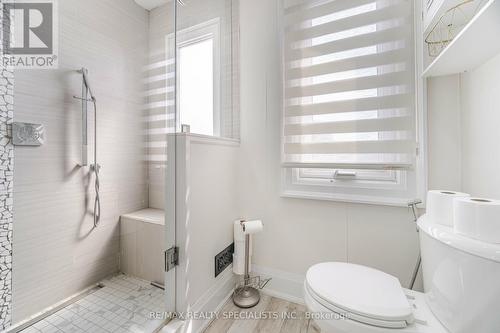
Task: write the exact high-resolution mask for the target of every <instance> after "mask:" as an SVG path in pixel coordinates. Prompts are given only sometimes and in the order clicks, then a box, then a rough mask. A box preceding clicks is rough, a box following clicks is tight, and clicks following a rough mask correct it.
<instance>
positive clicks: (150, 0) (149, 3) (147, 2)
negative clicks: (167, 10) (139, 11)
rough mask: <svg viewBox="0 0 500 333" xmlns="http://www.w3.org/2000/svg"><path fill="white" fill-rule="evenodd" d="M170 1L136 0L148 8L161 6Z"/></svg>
mask: <svg viewBox="0 0 500 333" xmlns="http://www.w3.org/2000/svg"><path fill="white" fill-rule="evenodd" d="M168 1H169V0H135V2H137V4H138V5H139V6H141V7H143V8H144V9H147V10H151V9H154V8H156V7H160V6H161V5H164V4H166V3H167V2H168Z"/></svg>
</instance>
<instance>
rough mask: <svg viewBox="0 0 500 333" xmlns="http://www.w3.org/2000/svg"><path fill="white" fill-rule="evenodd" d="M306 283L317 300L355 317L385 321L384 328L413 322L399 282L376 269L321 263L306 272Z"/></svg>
mask: <svg viewBox="0 0 500 333" xmlns="http://www.w3.org/2000/svg"><path fill="white" fill-rule="evenodd" d="M306 283H307V286H308V288H309V290H311V291H312V293H314V294H315V295H316V296H317V297H319V298H321V300H323V301H325V302H327V303H329V304H331V305H333V307H334V308H339V309H342V310H343V311H345V312H347V313H351V314H354V315H355V316H356V317H357V318H360V317H366V318H372V319H375V321H374V322H382V323H383V322H388V323H387V324H388V325H387V326H391V323H390V322H395V321H397V322H406V323H412V322H413V311H412V308H411V306H410V304H409V303H408V300H407V299H406V296H405V294H404V293H403V288H402V287H401V284H400V283H399V280H398V279H397V278H395V277H394V276H392V275H389V274H386V273H384V272H381V271H379V270H376V269H373V268H369V267H365V266H360V265H354V264H347V263H339V262H330V263H322V264H318V265H315V266H313V267H311V268H310V269H309V270H308V272H307V276H306ZM360 321H363V322H365V320H360ZM366 322H367V323H370V320H367V321H366ZM380 326H386V325H380Z"/></svg>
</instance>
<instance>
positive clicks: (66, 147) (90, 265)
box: [13, 0, 148, 323]
mask: <svg viewBox="0 0 500 333" xmlns="http://www.w3.org/2000/svg"><path fill="white" fill-rule="evenodd" d="M59 23H60V27H59V33H60V35H59V37H60V38H59V47H60V49H59V63H60V66H59V69H58V70H41V71H32V70H31V71H17V72H16V73H15V76H16V86H15V111H14V120H15V121H24V122H35V123H42V124H44V125H45V130H46V142H45V144H44V145H43V146H42V147H37V148H29V147H16V148H15V154H16V163H15V174H14V178H15V180H14V182H15V186H14V221H15V222H14V231H13V233H14V236H13V237H14V249H13V253H14V254H13V256H14V258H13V316H14V320H13V322H14V323H15V322H19V321H20V320H22V319H25V318H26V317H27V316H30V315H33V314H34V313H36V312H38V311H41V310H42V309H44V308H46V307H47V306H50V305H53V304H54V303H56V302H58V301H60V300H62V299H64V298H66V297H69V296H71V295H72V294H74V293H76V292H78V291H81V290H82V289H83V288H85V287H88V286H90V285H91V284H93V283H95V282H97V281H99V280H100V279H102V278H104V277H106V276H107V275H109V274H112V273H114V272H117V271H118V267H119V224H118V222H119V216H120V215H121V214H123V213H128V212H132V211H135V210H138V209H141V208H144V207H147V206H148V196H147V183H146V179H147V169H146V167H145V164H144V163H143V161H142V160H141V159H142V155H143V149H144V148H143V140H142V139H143V132H142V131H143V129H142V123H141V120H142V118H141V109H142V90H141V88H142V86H141V75H142V66H143V64H144V52H145V50H146V49H147V41H146V38H145V36H147V25H148V16H147V12H146V11H145V10H144V9H142V8H140V7H139V6H137V5H136V4H135V3H134V2H133V0H87V1H81V0H64V1H59ZM82 66H84V67H87V68H88V69H89V76H90V80H91V83H92V85H93V91H94V93H95V95H96V97H97V101H98V136H99V139H98V159H99V163H100V164H101V165H102V171H101V174H100V177H101V179H100V180H101V201H102V221H101V225H100V226H99V228H98V229H96V230H92V225H93V222H92V211H93V202H94V188H93V178H91V179H89V168H88V167H86V168H80V167H78V166H77V164H78V163H79V162H80V156H81V104H80V102H79V101H77V100H74V99H73V98H72V96H73V95H80V94H81V91H82V83H81V81H82V78H81V75H79V74H78V73H76V69H79V68H81V67H82ZM89 111H92V108H91V105H90V104H89ZM90 113H91V114H92V112H90ZM92 119H93V116H92V117H91V119H90V120H89V125H92ZM91 129H92V126H90V127H89V130H91ZM92 144H93V134H92V135H90V142H89V146H92ZM89 156H90V157H91V156H92V151H91V152H89Z"/></svg>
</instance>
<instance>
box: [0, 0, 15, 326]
mask: <svg viewBox="0 0 500 333" xmlns="http://www.w3.org/2000/svg"><path fill="white" fill-rule="evenodd" d="M0 13H3V3H2V0H0ZM0 16H3V15H0ZM0 20H1V18H0ZM4 24H7V22H0V27H2V29H1V30H2V31H5V29H3V27H4ZM0 44H1V43H0ZM0 54H1V52H0ZM13 118H14V73H13V71H12V70H11V69H6V68H4V67H2V66H1V64H0V331H3V330H5V329H7V328H8V327H9V326H10V324H11V311H12V221H13V218H12V206H13V191H12V190H13V178H14V146H13V145H12V142H11V138H12V132H11V130H12V121H13Z"/></svg>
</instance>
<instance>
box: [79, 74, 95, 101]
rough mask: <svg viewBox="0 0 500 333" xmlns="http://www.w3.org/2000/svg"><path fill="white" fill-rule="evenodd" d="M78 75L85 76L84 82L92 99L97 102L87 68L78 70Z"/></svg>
mask: <svg viewBox="0 0 500 333" xmlns="http://www.w3.org/2000/svg"><path fill="white" fill-rule="evenodd" d="M78 73H80V74H82V75H83V81H84V82H85V86H86V87H87V89H88V90H89V94H90V99H91V100H92V101H94V102H95V101H96V98H95V96H94V94H93V92H92V88H91V87H90V81H89V77H88V69H86V68H85V67H82V69H79V70H78Z"/></svg>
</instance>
